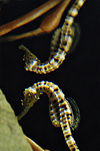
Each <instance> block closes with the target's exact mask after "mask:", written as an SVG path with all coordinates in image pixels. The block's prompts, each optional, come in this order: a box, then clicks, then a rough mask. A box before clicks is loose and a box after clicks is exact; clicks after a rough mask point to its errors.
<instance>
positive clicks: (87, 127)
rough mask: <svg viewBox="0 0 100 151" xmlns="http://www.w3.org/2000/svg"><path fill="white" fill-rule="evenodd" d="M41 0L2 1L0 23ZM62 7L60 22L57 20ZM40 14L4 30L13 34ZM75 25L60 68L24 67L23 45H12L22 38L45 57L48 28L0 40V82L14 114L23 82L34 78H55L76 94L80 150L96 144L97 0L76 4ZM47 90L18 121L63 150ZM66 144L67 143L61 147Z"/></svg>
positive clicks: (99, 82)
mask: <svg viewBox="0 0 100 151" xmlns="http://www.w3.org/2000/svg"><path fill="white" fill-rule="evenodd" d="M44 2H46V0H28V1H27V0H11V1H9V3H7V4H6V5H3V6H2V9H1V11H0V24H1V25H2V24H4V23H7V22H9V21H11V20H13V19H16V18H17V17H20V16H22V15H24V14H25V13H27V12H29V11H30V10H32V9H34V8H36V7H37V6H39V5H41V4H43V3H44ZM66 13H67V10H66V12H65V13H64V15H63V17H62V20H61V23H60V25H59V26H61V25H62V24H63V21H64V18H65V16H66ZM42 19H43V17H40V18H39V19H37V20H36V21H34V22H32V23H29V24H28V25H25V26H24V27H21V28H19V29H17V30H14V31H13V32H11V33H10V34H9V35H12V34H18V33H22V32H26V31H30V30H32V29H35V28H37V26H39V23H40V22H41V20H42ZM75 22H77V23H78V24H79V26H80V31H81V36H80V40H79V43H78V45H77V47H76V49H75V50H74V52H73V53H71V54H69V55H68V57H66V60H65V61H64V63H63V64H62V65H61V66H60V68H59V69H58V70H56V71H54V72H51V73H50V74H47V75H37V74H35V73H32V72H26V71H25V69H24V62H23V54H24V53H23V51H22V50H19V49H18V46H19V45H20V44H24V45H25V46H26V47H28V48H29V49H30V50H31V51H33V52H34V53H35V54H36V56H37V57H38V58H40V60H42V61H46V60H47V59H48V57H49V54H50V51H49V44H50V41H51V36H52V33H51V34H47V35H43V36H37V37H32V38H28V39H22V40H18V41H15V42H8V43H0V76H1V77H0V79H1V81H0V86H1V89H2V90H3V92H4V94H5V95H6V98H7V100H8V101H9V103H10V104H11V106H12V108H13V109H14V111H15V114H16V115H18V114H19V113H20V112H21V111H22V107H21V102H20V100H21V99H23V91H24V89H25V88H27V87H29V86H32V85H33V84H34V83H35V82H38V81H42V80H48V81H52V82H53V83H55V84H57V85H58V86H59V87H60V88H61V89H62V91H63V92H64V94H65V96H66V97H68V96H70V97H72V98H74V99H75V100H76V102H77V104H78V106H79V109H80V113H81V122H80V125H79V128H78V130H76V131H74V132H73V137H74V138H75V140H76V142H77V144H78V146H79V148H80V150H81V151H92V150H94V151H97V150H98V151H99V150H100V145H99V144H100V142H99V141H100V130H99V128H100V122H99V115H100V112H99V109H100V108H99V106H100V103H99V102H100V63H99V62H100V59H99V58H100V41H99V39H100V29H99V28H100V1H99V0H95V1H94V0H89V1H87V2H86V3H85V4H84V6H83V7H82V8H81V10H80V12H79V15H78V17H77V18H76V19H75ZM48 103H49V99H48V97H47V95H45V94H44V95H42V96H41V99H40V101H39V102H38V103H36V104H35V106H34V107H33V108H32V109H31V110H30V111H29V112H28V114H27V115H26V116H25V117H24V118H23V119H22V120H21V121H20V125H21V126H22V128H23V131H24V133H25V134H26V135H27V136H28V137H30V138H31V139H33V140H34V141H35V142H37V143H38V144H39V145H40V146H42V147H43V148H47V149H50V150H52V151H65V150H66V147H67V146H66V144H65V141H64V138H63V134H62V131H61V129H60V128H55V127H54V126H53V125H52V123H51V121H50V118H49V112H48V105H49V104H48ZM67 150H68V148H67Z"/></svg>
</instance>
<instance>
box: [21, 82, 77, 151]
mask: <svg viewBox="0 0 100 151" xmlns="http://www.w3.org/2000/svg"><path fill="white" fill-rule="evenodd" d="M41 92H42V93H43V92H44V93H46V94H47V95H48V97H49V102H50V105H49V112H50V118H51V121H52V124H53V125H54V126H56V127H61V128H62V131H63V134H64V138H65V141H66V144H67V145H68V147H69V149H70V150H71V151H73V150H75V151H78V147H77V145H76V142H75V140H74V138H73V137H72V133H71V129H70V128H72V127H73V124H74V123H73V122H74V115H73V111H72V108H71V105H70V104H69V102H68V100H66V99H65V96H64V94H63V92H62V90H61V89H60V88H59V87H58V86H57V85H55V84H53V83H52V82H48V81H41V82H38V83H35V84H34V85H33V86H32V87H29V88H27V89H25V92H24V100H23V107H24V111H23V112H22V113H21V114H22V115H23V114H24V115H25V114H26V113H25V111H26V109H27V108H29V109H30V108H31V107H32V106H33V105H34V103H35V102H36V101H37V100H38V99H39V96H40V95H41Z"/></svg>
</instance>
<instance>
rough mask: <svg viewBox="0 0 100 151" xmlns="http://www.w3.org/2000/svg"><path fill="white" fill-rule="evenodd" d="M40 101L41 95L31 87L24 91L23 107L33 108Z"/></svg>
mask: <svg viewBox="0 0 100 151" xmlns="http://www.w3.org/2000/svg"><path fill="white" fill-rule="evenodd" d="M38 99H39V94H38V93H37V91H36V90H35V89H34V88H32V87H29V88H28V89H25V91H24V100H23V101H22V106H24V107H26V106H29V107H32V106H33V105H34V103H35V102H36V101H37V100H38Z"/></svg>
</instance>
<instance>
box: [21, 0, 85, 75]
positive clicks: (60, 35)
mask: <svg viewBox="0 0 100 151" xmlns="http://www.w3.org/2000/svg"><path fill="white" fill-rule="evenodd" d="M84 2H85V0H76V1H75V2H74V4H73V5H72V7H71V8H70V10H69V11H68V14H67V16H66V18H65V21H64V24H63V26H62V27H61V29H57V31H56V32H55V33H54V36H53V40H52V42H51V48H50V50H51V54H50V57H49V59H48V61H46V62H44V63H41V61H40V60H39V59H38V58H37V57H36V56H35V55H34V54H33V53H31V52H30V51H29V50H28V49H27V48H26V47H25V46H24V45H21V46H20V47H19V48H20V49H23V50H25V51H26V54H25V56H24V60H25V64H26V67H25V69H26V70H27V71H33V72H36V73H37V74H47V73H50V72H52V71H54V70H55V69H57V68H59V66H60V65H61V64H62V63H63V61H64V60H65V57H66V55H67V54H68V52H69V51H70V48H71V46H72V44H73V39H74V37H75V28H74V26H73V23H74V18H75V17H76V16H77V15H78V12H79V10H80V8H81V7H82V6H83V4H84ZM58 42H59V43H60V44H58Z"/></svg>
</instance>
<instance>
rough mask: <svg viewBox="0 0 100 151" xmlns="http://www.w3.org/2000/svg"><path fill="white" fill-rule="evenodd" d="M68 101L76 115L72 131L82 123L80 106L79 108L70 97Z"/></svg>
mask: <svg viewBox="0 0 100 151" xmlns="http://www.w3.org/2000/svg"><path fill="white" fill-rule="evenodd" d="M67 100H68V102H69V104H70V106H71V108H72V111H73V114H74V121H73V124H72V130H75V129H77V128H78V126H79V123H80V110H79V108H78V106H77V104H76V102H75V100H74V99H73V98H70V97H68V98H67Z"/></svg>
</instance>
